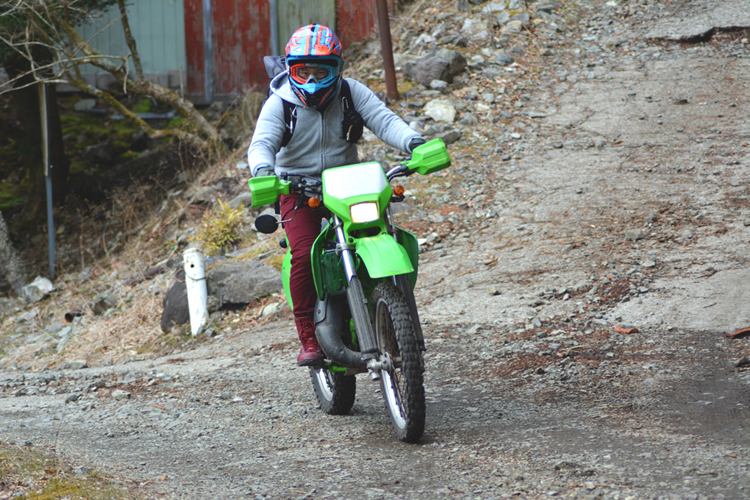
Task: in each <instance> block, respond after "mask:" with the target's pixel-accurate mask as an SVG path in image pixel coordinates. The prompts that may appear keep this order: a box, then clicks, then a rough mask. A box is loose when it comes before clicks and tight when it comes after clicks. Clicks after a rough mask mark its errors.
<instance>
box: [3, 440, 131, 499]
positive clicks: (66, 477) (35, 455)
mask: <svg viewBox="0 0 750 500" xmlns="http://www.w3.org/2000/svg"><path fill="white" fill-rule="evenodd" d="M0 478H2V480H3V484H4V485H6V486H10V487H11V489H10V491H11V492H13V491H14V490H18V492H19V493H21V495H19V496H14V498H18V499H20V500H59V499H63V498H70V499H73V498H78V499H87V500H109V499H112V500H135V499H139V498H146V495H145V494H139V493H138V492H134V491H129V490H128V488H127V487H125V486H123V485H118V484H114V483H113V482H112V480H111V479H109V478H107V477H105V476H103V475H101V474H98V473H89V474H84V475H79V474H75V473H74V472H73V470H72V469H71V468H70V467H69V466H67V465H66V464H64V463H63V462H62V460H60V459H59V457H54V456H48V455H44V454H42V453H39V452H38V451H35V450H33V449H31V448H28V447H20V446H14V445H11V444H8V443H3V442H0ZM28 484H33V485H34V486H33V487H26V486H25V485H28ZM12 485H15V486H12ZM4 491H5V490H4Z"/></svg>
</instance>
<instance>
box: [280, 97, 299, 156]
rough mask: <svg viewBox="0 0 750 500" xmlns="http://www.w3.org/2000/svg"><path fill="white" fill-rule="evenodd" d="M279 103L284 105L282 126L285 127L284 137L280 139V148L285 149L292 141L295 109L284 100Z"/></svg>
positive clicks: (295, 122)
mask: <svg viewBox="0 0 750 500" xmlns="http://www.w3.org/2000/svg"><path fill="white" fill-rule="evenodd" d="M281 103H282V104H283V105H284V125H286V127H285V128H284V135H283V136H282V138H281V147H282V148H285V147H286V145H287V144H289V141H291V140H292V134H294V127H296V126H297V107H296V106H295V105H294V104H292V103H291V102H289V101H286V100H284V99H281Z"/></svg>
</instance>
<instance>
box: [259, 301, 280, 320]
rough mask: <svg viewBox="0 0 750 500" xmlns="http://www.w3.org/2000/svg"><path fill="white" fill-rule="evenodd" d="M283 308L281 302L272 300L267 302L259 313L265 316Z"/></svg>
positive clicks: (262, 316)
mask: <svg viewBox="0 0 750 500" xmlns="http://www.w3.org/2000/svg"><path fill="white" fill-rule="evenodd" d="M283 308H284V303H283V302H274V303H273V304H268V305H267V306H266V307H264V308H263V311H261V313H260V317H261V318H265V317H266V316H273V315H274V314H276V313H277V312H279V311H281V310H282V309H283Z"/></svg>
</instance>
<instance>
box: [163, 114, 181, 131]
mask: <svg viewBox="0 0 750 500" xmlns="http://www.w3.org/2000/svg"><path fill="white" fill-rule="evenodd" d="M183 123H185V117H184V116H181V115H177V116H175V117H174V118H172V119H171V120H169V123H167V128H179V127H181V126H182V124H183Z"/></svg>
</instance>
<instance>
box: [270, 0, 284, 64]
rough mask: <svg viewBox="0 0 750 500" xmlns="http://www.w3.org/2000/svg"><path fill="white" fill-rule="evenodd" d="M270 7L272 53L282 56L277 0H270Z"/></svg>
mask: <svg viewBox="0 0 750 500" xmlns="http://www.w3.org/2000/svg"><path fill="white" fill-rule="evenodd" d="M268 8H269V10H270V11H271V12H270V23H271V55H274V56H280V55H281V52H280V51H279V9H278V5H277V4H276V0H269V2H268Z"/></svg>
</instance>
